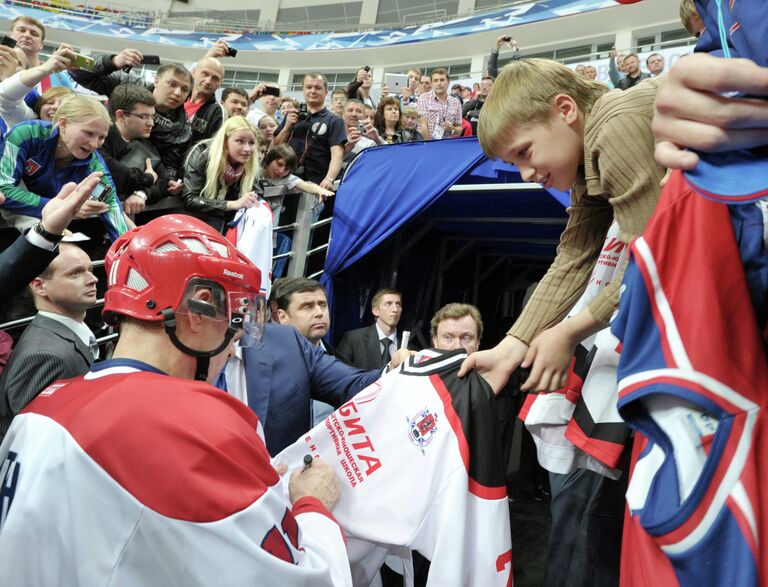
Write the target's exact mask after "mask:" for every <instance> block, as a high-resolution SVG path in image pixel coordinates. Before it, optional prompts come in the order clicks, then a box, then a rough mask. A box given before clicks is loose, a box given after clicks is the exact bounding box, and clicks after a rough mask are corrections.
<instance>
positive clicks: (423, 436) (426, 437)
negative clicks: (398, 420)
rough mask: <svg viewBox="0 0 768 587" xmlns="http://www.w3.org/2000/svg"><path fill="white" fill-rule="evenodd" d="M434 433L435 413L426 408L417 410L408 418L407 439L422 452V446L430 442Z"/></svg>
mask: <svg viewBox="0 0 768 587" xmlns="http://www.w3.org/2000/svg"><path fill="white" fill-rule="evenodd" d="M406 420H407V418H406ZM436 433H437V414H432V413H430V411H429V409H428V408H424V409H423V410H421V411H420V412H417V413H416V414H415V415H414V416H413V417H412V418H411V419H410V420H408V440H410V441H411V443H413V444H414V445H416V446H418V447H419V448H420V449H421V452H422V453H424V447H426V446H429V443H430V442H432V439H434V437H435V434H436Z"/></svg>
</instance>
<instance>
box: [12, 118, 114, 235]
mask: <svg viewBox="0 0 768 587" xmlns="http://www.w3.org/2000/svg"><path fill="white" fill-rule="evenodd" d="M58 138H59V129H58V128H53V127H52V126H51V123H50V122H45V121H42V120H28V121H26V122H21V123H19V124H17V125H16V126H14V127H13V128H12V129H11V130H10V131H9V132H8V134H7V135H5V137H4V138H3V151H2V154H3V156H2V160H1V161H0V191H2V192H3V193H4V194H5V198H6V200H5V203H4V204H3V208H5V209H7V210H9V211H11V212H14V213H16V214H23V215H25V216H34V217H36V218H40V214H41V211H42V209H43V206H45V204H47V203H48V200H49V199H51V198H53V197H55V196H56V194H58V193H59V190H60V189H61V188H62V187H63V186H64V184H66V183H68V182H70V181H74V182H76V183H77V182H80V181H82V180H84V179H85V178H86V177H88V175H90V174H91V173H92V172H94V171H101V172H102V173H103V174H104V176H103V177H102V179H101V182H102V183H104V184H106V185H108V186H111V187H112V191H111V192H110V193H109V195H108V196H107V198H106V199H105V200H104V203H106V204H108V205H109V211H107V212H105V213H104V214H102V215H101V219H102V220H103V221H104V224H105V225H106V228H107V232H108V233H109V236H110V238H111V239H112V240H114V239H116V238H117V237H118V236H120V235H121V234H122V233H124V232H126V231H127V230H128V225H127V224H126V221H125V216H124V215H123V209H122V207H121V205H120V201H119V200H118V198H117V190H116V189H115V185H114V183H113V181H112V176H111V175H110V173H109V169H107V166H106V164H105V163H104V159H102V158H101V155H99V153H98V151H97V152H94V153H92V154H91V155H90V156H89V157H87V158H85V159H75V160H74V161H72V162H71V163H70V164H69V165H67V166H66V167H62V168H60V169H55V167H54V159H53V155H54V152H55V151H56V143H57V141H58ZM22 181H23V182H24V186H25V188H26V189H25V188H23V187H21V186H20V185H19V184H20V183H21V182H22Z"/></svg>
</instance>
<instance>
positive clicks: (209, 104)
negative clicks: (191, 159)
mask: <svg viewBox="0 0 768 587" xmlns="http://www.w3.org/2000/svg"><path fill="white" fill-rule="evenodd" d="M223 122H224V111H223V110H222V108H221V106H220V105H219V103H218V102H217V101H216V95H215V94H211V96H210V97H209V98H208V99H207V100H206V101H205V104H203V105H202V106H200V108H199V110H198V111H197V112H196V113H195V116H194V118H193V119H192V122H191V124H192V140H191V142H190V144H189V146H190V147H193V146H195V145H196V144H197V143H199V142H200V141H204V140H205V139H210V138H212V137H213V135H215V134H216V131H217V130H219V129H220V128H221V124H222V123H223Z"/></svg>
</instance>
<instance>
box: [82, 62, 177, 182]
mask: <svg viewBox="0 0 768 587" xmlns="http://www.w3.org/2000/svg"><path fill="white" fill-rule="evenodd" d="M113 57H114V55H102V56H101V58H100V59H97V60H96V63H95V65H94V69H93V71H85V70H84V69H76V70H73V71H71V72H70V74H71V75H72V79H74V80H75V81H76V82H77V83H79V84H81V85H83V86H85V87H86V88H88V89H89V90H93V91H94V92H97V93H99V94H102V95H104V96H109V95H110V94H112V90H114V89H115V88H116V87H117V86H119V85H120V84H138V85H142V86H144V87H145V88H147V89H148V90H149V91H152V90H153V89H154V86H153V85H152V84H149V83H147V82H145V81H144V80H143V79H142V78H140V77H139V76H137V75H134V74H132V73H125V72H124V71H120V70H118V69H116V68H115V66H114V64H113V63H112V58H113ZM154 120H155V126H154V127H153V128H152V134H151V135H150V136H149V140H150V141H151V142H152V144H154V145H155V147H156V148H157V150H158V151H159V152H160V156H161V158H162V160H163V167H164V170H163V175H162V176H161V175H160V174H159V173H158V180H157V181H158V186H159V187H160V189H161V190H162V191H163V193H162V195H163V196H164V195H166V192H165V187H166V186H167V185H168V180H169V179H180V178H181V177H182V175H183V173H184V169H183V167H184V156H185V154H186V152H187V149H188V148H189V144H190V141H191V139H192V126H191V125H190V124H189V121H188V120H187V114H186V112H184V105H181V106H179V107H178V108H175V109H173V110H169V111H168V112H155V118H154Z"/></svg>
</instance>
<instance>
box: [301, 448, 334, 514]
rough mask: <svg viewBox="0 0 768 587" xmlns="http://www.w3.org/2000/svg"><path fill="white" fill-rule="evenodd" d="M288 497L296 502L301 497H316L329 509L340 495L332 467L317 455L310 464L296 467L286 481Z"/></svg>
mask: <svg viewBox="0 0 768 587" xmlns="http://www.w3.org/2000/svg"><path fill="white" fill-rule="evenodd" d="M288 497H289V499H290V500H291V503H296V502H297V501H298V500H299V499H301V498H302V497H316V498H317V499H319V500H320V501H321V502H323V505H324V506H325V508H326V509H327V510H328V511H331V510H332V509H333V507H334V506H335V505H336V503H337V502H338V501H339V498H340V497H341V489H340V488H339V480H338V478H337V477H336V473H334V472H333V469H331V467H330V466H329V465H328V464H327V463H326V462H325V461H322V460H321V459H320V458H319V457H315V459H314V460H313V461H312V466H311V467H309V468H307V467H304V468H302V469H296V470H295V471H294V472H293V473H291V478H290V480H289V482H288Z"/></svg>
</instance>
